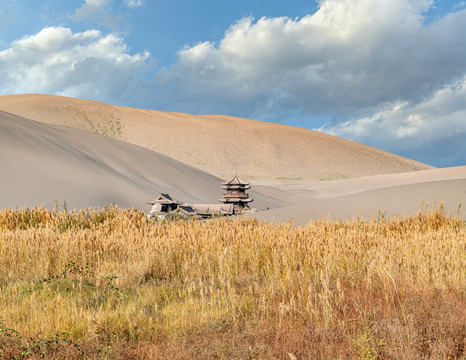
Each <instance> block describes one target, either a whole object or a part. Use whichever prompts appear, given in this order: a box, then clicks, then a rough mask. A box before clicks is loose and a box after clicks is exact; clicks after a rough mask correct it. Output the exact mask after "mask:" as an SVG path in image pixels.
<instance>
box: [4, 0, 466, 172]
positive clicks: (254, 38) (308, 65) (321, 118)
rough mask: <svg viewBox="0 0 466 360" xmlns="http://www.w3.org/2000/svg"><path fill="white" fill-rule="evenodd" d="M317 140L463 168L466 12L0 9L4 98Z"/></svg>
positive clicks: (355, 7)
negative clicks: (265, 127) (258, 124)
mask: <svg viewBox="0 0 466 360" xmlns="http://www.w3.org/2000/svg"><path fill="white" fill-rule="evenodd" d="M23 93H44V94H55V95H64V96H72V97H78V98H83V99H91V100H98V101H102V102H105V103H109V104H114V105H122V106H130V107H137V108H146V109H155V110H161V111H176V112H187V113H191V114H222V115H231V116H239V117H245V118H250V119H255V120H261V121H269V122H276V123H281V124H286V125H292V126H299V127H303V128H308V129H314V130H318V131H322V132H326V133H328V134H332V135H336V136H340V137H344V138H347V139H350V140H354V141H357V142H361V143H364V144H368V145H371V146H374V147H377V148H380V149H383V150H386V151H390V152H393V153H396V154H399V155H402V156H406V157H409V158H412V159H415V160H418V161H421V162H425V163H428V164H430V165H434V166H438V167H447V166H459V165H466V155H465V154H466V2H465V1H453V0H319V1H314V0H308V1H304V0H293V1H283V0H263V1H254V0H236V1H227V0H203V1H192V0H191V1H190V0H67V1H58V0H0V95H7V94H23Z"/></svg>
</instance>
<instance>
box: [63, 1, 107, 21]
mask: <svg viewBox="0 0 466 360" xmlns="http://www.w3.org/2000/svg"><path fill="white" fill-rule="evenodd" d="M109 2H110V0H84V4H82V5H81V6H80V7H79V8H77V9H76V11H75V13H74V14H73V15H71V18H72V20H74V21H87V20H91V19H93V18H95V17H96V16H102V14H105V12H106V10H107V8H108V5H109Z"/></svg>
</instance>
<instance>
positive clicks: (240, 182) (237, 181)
mask: <svg viewBox="0 0 466 360" xmlns="http://www.w3.org/2000/svg"><path fill="white" fill-rule="evenodd" d="M222 185H249V183H248V182H247V181H244V180H241V179H240V178H239V177H238V173H236V174H235V176H233V178H232V179H231V180H230V181H226V182H223V183H222Z"/></svg>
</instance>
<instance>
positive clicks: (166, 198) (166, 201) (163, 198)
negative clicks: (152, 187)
mask: <svg viewBox="0 0 466 360" xmlns="http://www.w3.org/2000/svg"><path fill="white" fill-rule="evenodd" d="M147 204H150V205H154V204H161V205H171V204H180V203H179V202H178V201H176V200H175V199H173V198H172V197H171V196H170V195H168V194H163V193H162V194H160V196H159V197H158V198H157V199H155V200H153V201H150V202H148V203H147Z"/></svg>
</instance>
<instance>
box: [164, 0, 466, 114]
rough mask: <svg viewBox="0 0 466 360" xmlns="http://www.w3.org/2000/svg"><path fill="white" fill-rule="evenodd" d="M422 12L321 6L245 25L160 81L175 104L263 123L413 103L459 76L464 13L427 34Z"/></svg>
mask: <svg viewBox="0 0 466 360" xmlns="http://www.w3.org/2000/svg"><path fill="white" fill-rule="evenodd" d="M431 3H432V1H406V0H392V1H384V0H327V1H323V2H321V4H320V9H319V10H318V11H317V12H316V13H315V14H313V15H308V16H305V17H303V18H301V19H290V18H262V19H259V20H258V21H257V22H256V23H254V22H253V20H252V19H251V18H246V19H243V20H241V21H239V22H238V23H237V24H235V25H233V26H232V27H231V28H230V29H229V30H228V31H227V32H226V33H225V36H224V38H223V39H222V40H221V41H220V42H219V43H218V44H215V43H212V42H202V43H199V44H196V45H194V46H191V47H186V48H184V49H182V50H180V51H179V53H178V56H179V61H178V63H176V64H175V65H173V66H172V67H170V68H169V69H167V70H166V71H165V72H164V73H163V77H162V80H164V81H165V82H166V83H170V84H172V85H173V84H174V86H175V89H174V94H176V96H177V97H178V96H180V94H185V95H186V97H187V98H190V99H193V97H197V99H196V102H197V103H198V104H199V110H200V111H203V110H209V107H211V104H209V103H212V102H215V103H218V104H219V105H220V106H221V107H223V106H228V105H227V104H231V105H230V106H231V107H233V108H240V109H244V110H245V112H246V113H249V115H253V116H257V115H258V114H260V113H263V112H264V109H267V108H269V109H270V112H269V114H268V117H269V118H271V117H272V115H271V114H273V113H279V114H281V115H286V113H287V112H295V111H296V110H298V111H299V112H301V113H303V114H307V115H316V114H338V115H343V114H344V115H345V116H348V115H355V114H358V113H361V111H370V110H371V109H372V110H373V109H375V108H377V107H378V106H379V104H381V103H386V102H392V101H395V100H398V99H402V100H409V101H412V100H420V99H422V98H423V97H424V96H426V95H428V94H430V93H431V92H432V91H434V90H435V89H436V88H438V87H439V86H442V85H443V84H445V83H448V82H450V81H452V80H454V79H455V78H456V77H458V76H461V75H462V74H464V73H465V72H466V41H465V38H464V37H463V36H462V35H461V34H464V33H466V12H465V11H463V12H458V13H455V14H450V15H448V16H446V17H445V18H444V19H442V20H440V21H438V22H435V23H433V24H431V25H429V26H426V25H424V24H423V18H422V16H421V15H420V14H422V12H423V11H425V10H426V9H427V8H428V7H429V5H430V4H431ZM176 84H177V85H178V86H176ZM204 99H206V101H204ZM213 110H214V109H213Z"/></svg>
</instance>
